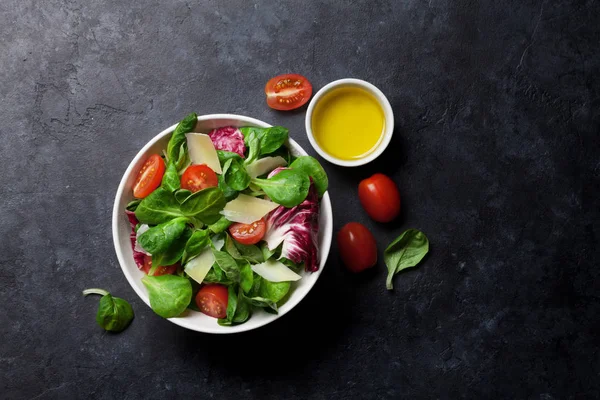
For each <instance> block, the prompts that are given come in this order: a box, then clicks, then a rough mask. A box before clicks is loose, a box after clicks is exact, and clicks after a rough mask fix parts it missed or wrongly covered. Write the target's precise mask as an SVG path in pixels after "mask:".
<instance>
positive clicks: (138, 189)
mask: <svg viewBox="0 0 600 400" xmlns="http://www.w3.org/2000/svg"><path fill="white" fill-rule="evenodd" d="M164 174H165V162H164V161H163V159H162V158H161V157H160V156H159V155H158V154H152V155H151V156H150V157H149V158H148V159H147V160H146V162H145V163H144V165H143V166H142V169H140V172H138V176H137V178H135V183H134V184H133V196H134V197H137V198H138V199H143V198H144V197H146V196H148V195H149V194H150V193H152V192H153V191H154V189H156V188H157V187H159V186H160V183H161V182H162V178H163V175H164Z"/></svg>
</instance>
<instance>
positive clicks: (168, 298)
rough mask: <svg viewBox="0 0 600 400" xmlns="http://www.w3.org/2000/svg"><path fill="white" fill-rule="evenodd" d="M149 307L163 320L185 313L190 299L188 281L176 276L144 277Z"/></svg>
mask: <svg viewBox="0 0 600 400" xmlns="http://www.w3.org/2000/svg"><path fill="white" fill-rule="evenodd" d="M142 282H143V284H144V286H146V289H148V296H149V297H150V306H151V307H152V310H154V312H155V313H157V314H158V315H160V316H161V317H163V318H173V317H176V316H178V315H179V314H181V313H182V312H184V311H185V309H186V308H187V306H188V304H190V301H191V299H192V284H191V283H190V281H189V279H187V278H184V277H181V276H177V275H161V276H145V277H143V278H142Z"/></svg>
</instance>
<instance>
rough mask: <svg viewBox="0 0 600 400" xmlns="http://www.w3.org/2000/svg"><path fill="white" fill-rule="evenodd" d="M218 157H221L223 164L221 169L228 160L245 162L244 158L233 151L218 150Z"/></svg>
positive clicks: (220, 160) (220, 161)
mask: <svg viewBox="0 0 600 400" xmlns="http://www.w3.org/2000/svg"><path fill="white" fill-rule="evenodd" d="M217 156H218V157H219V163H220V164H221V167H223V166H224V165H225V163H226V162H227V160H237V161H243V159H242V157H241V156H240V155H239V154H238V153H234V152H233V151H225V150H217Z"/></svg>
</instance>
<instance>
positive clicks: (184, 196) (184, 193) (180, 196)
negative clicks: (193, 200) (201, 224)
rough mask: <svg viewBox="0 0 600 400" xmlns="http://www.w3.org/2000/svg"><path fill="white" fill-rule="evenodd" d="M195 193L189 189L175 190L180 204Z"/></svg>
mask: <svg viewBox="0 0 600 400" xmlns="http://www.w3.org/2000/svg"><path fill="white" fill-rule="evenodd" d="M192 194H193V193H192V192H190V191H189V190H187V189H179V190H177V191H176V192H175V200H177V202H178V203H179V204H182V203H183V202H184V201H186V200H187V198H188V197H190V196H191V195H192Z"/></svg>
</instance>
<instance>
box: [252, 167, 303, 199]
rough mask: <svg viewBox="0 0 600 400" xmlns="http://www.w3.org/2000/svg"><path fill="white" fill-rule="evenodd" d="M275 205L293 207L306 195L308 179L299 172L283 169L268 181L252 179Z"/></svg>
mask: <svg viewBox="0 0 600 400" xmlns="http://www.w3.org/2000/svg"><path fill="white" fill-rule="evenodd" d="M252 183H253V184H255V185H257V186H259V187H260V188H261V189H262V190H264V191H265V193H266V194H267V196H269V197H270V198H271V200H273V201H274V202H275V203H277V204H281V205H282V206H284V207H288V208H291V207H295V206H297V205H298V204H300V203H302V202H303V201H304V199H306V196H307V195H308V190H309V188H310V178H309V177H308V175H307V174H306V173H305V172H304V171H301V170H297V169H284V170H283V171H280V172H279V173H278V174H277V175H275V176H272V177H271V178H269V179H252Z"/></svg>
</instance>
